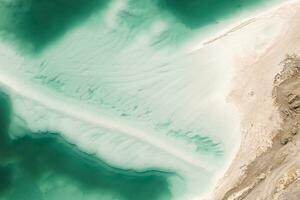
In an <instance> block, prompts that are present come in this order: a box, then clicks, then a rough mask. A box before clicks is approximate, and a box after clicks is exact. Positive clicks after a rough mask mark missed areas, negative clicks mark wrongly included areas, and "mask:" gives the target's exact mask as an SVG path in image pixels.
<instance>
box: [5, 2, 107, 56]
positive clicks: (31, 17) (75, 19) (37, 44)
mask: <svg viewBox="0 0 300 200" xmlns="http://www.w3.org/2000/svg"><path fill="white" fill-rule="evenodd" d="M109 1H110V0H88V1H87V0H16V1H13V2H9V1H8V2H7V3H1V4H0V12H2V14H0V16H2V20H1V24H0V29H3V30H4V31H7V32H8V34H12V35H13V37H12V38H13V39H14V40H16V42H17V43H19V46H21V47H22V48H24V47H25V48H26V49H30V51H31V52H32V53H39V52H40V51H42V50H43V49H44V48H46V47H47V45H48V44H50V43H51V42H53V41H55V40H56V39H58V38H60V37H61V36H63V35H64V34H65V33H66V32H67V31H68V30H70V29H71V28H73V27H75V26H77V25H79V24H80V23H82V22H83V21H85V20H86V19H87V18H88V17H89V16H91V15H92V14H93V13H95V12H97V11H99V10H101V9H103V8H105V7H106V6H107V4H108V2H109Z"/></svg>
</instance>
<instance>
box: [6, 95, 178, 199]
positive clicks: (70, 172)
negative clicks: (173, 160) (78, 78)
mask: <svg viewBox="0 0 300 200" xmlns="http://www.w3.org/2000/svg"><path fill="white" fill-rule="evenodd" d="M0 95H1V96H0V102H1V103H0V111H1V112H0V113H1V124H0V125H1V126H0V128H1V129H0V131H1V140H0V149H1V151H0V155H1V156H0V158H1V159H0V180H1V182H0V199H3V198H1V196H3V195H4V196H5V198H4V199H9V200H25V199H26V200H27V199H28V200H29V199H30V200H42V199H44V200H47V199H53V200H54V199H78V200H79V199H120V200H140V199H145V200H153V199H158V200H167V199H171V193H170V188H169V185H168V181H167V178H168V177H170V176H172V174H171V173H168V172H162V171H155V170H148V171H145V172H135V171H132V170H122V169H117V168H112V167H110V166H108V165H107V164H105V163H104V162H103V161H101V160H99V159H98V158H96V157H95V156H93V155H88V154H85V153H83V152H80V151H79V150H78V149H77V148H76V146H74V145H71V144H69V143H67V142H66V141H65V140H64V139H63V138H62V137H60V136H59V134H57V133H39V134H34V133H28V135H27V136H24V137H22V138H19V139H16V140H10V139H9V137H8V124H9V121H10V115H11V112H10V110H11V109H10V108H9V107H10V105H9V104H10V102H8V98H7V96H6V95H5V94H3V93H0ZM40 134H42V135H43V136H41V135H40ZM37 135H38V136H37ZM91 194H92V195H91ZM74 195H75V196H74Z"/></svg>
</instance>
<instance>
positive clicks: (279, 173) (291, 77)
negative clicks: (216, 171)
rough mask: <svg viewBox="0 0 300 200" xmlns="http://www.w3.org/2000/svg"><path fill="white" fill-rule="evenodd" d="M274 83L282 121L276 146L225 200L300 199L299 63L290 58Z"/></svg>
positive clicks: (257, 161)
mask: <svg viewBox="0 0 300 200" xmlns="http://www.w3.org/2000/svg"><path fill="white" fill-rule="evenodd" d="M282 65H283V70H282V71H281V72H280V73H278V74H277V75H276V77H275V80H274V90H273V98H274V104H275V105H276V107H277V109H278V111H279V113H280V116H281V118H282V124H281V128H280V129H279V130H275V133H274V134H275V135H276V136H275V137H274V138H273V145H272V147H270V148H269V149H268V150H267V151H265V152H264V153H263V154H261V155H260V156H259V157H257V158H256V159H255V160H254V161H253V162H252V163H251V164H249V165H248V166H247V167H246V170H245V175H244V176H243V178H242V179H241V181H240V183H239V184H238V185H237V186H236V187H234V188H232V189H230V190H229V191H227V193H226V194H225V195H224V197H223V199H224V200H225V199H226V200H227V199H228V200H229V199H230V200H233V199H235V200H242V199H243V200H244V199H245V200H246V199H247V200H269V199H270V200H298V199H300V155H299V152H300V134H298V133H300V59H299V58H298V57H297V56H295V55H290V56H287V57H286V59H285V60H284V61H283V62H282Z"/></svg>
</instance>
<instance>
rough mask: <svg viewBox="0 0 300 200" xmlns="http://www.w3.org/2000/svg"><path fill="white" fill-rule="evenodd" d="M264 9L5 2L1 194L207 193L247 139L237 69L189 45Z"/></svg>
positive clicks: (176, 199) (224, 4)
mask: <svg viewBox="0 0 300 200" xmlns="http://www.w3.org/2000/svg"><path fill="white" fill-rule="evenodd" d="M74 2H75V3H74ZM262 2H267V1H263V0H261V1H259V0H257V1H251V2H250V1H237V0H231V1H221V0H211V1H205V0H193V1H181V0H177V1H175V0H144V1H136V0H128V1H125V0H124V1H122V0H116V1H112V0H111V1H109V0H105V1H100V0H93V1H89V2H86V1H83V0H75V1H72V3H71V1H66V0H64V1H62V0H58V1H48V0H43V1H37V0H29V1H23V0H16V1H3V2H1V4H0V13H1V14H0V15H2V17H1V18H0V30H1V35H0V36H1V40H2V42H3V43H2V44H1V48H0V84H1V85H0V86H1V87H2V89H3V91H6V94H7V95H9V97H10V99H9V98H8V99H7V98H6V100H5V98H0V100H1V101H2V102H1V104H0V109H1V115H2V116H1V118H0V119H1V122H0V123H1V124H0V125H1V128H2V130H1V137H0V139H1V141H0V142H1V151H0V155H1V158H0V179H1V180H2V181H1V183H0V199H1V198H2V199H5V200H6V199H9V200H24V199H26V198H27V199H45V200H48V199H49V200H50V199H51V200H52V199H53V200H54V199H55V200H57V199H74V200H77V199H78V200H79V199H80V200H89V199H91V200H92V199H103V200H110V199H117V200H135V199H136V200H148V199H149V200H167V199H170V200H171V199H172V200H190V199H194V198H195V197H198V196H199V195H203V194H205V193H206V192H208V191H209V189H210V187H211V186H212V184H214V183H215V178H216V175H217V174H218V173H219V172H220V170H222V169H223V168H224V165H226V163H227V162H228V160H229V158H230V157H231V155H232V153H233V152H234V149H235V147H236V146H237V145H238V142H239V135H238V132H237V130H238V119H237V112H236V110H235V108H233V106H232V105H229V104H228V103H227V102H226V100H225V98H226V95H227V94H228V88H229V85H230V81H231V79H232V65H233V64H232V62H231V60H230V59H229V58H228V60H227V58H226V57H224V58H222V59H221V61H220V62H219V61H218V59H216V58H215V57H214V53H215V52H214V51H213V49H211V48H210V47H207V48H203V49H199V50H196V51H191V49H193V47H194V46H191V45H190V42H191V41H192V40H193V39H194V38H195V37H197V36H198V35H201V31H202V29H203V28H204V27H206V26H208V25H209V26H213V25H215V24H219V23H221V24H222V23H223V20H225V19H226V17H229V16H233V15H234V14H237V13H239V12H241V11H243V10H245V9H246V8H247V9H250V8H251V7H252V6H254V5H256V4H257V5H258V4H259V3H262ZM195 45H196V44H195ZM1 95H2V97H4V96H5V94H4V93H1ZM9 108H11V109H9ZM4 119H5V120H4ZM10 122H11V123H10ZM8 124H10V126H9V127H8Z"/></svg>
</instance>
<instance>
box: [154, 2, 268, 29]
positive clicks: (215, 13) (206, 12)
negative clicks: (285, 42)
mask: <svg viewBox="0 0 300 200" xmlns="http://www.w3.org/2000/svg"><path fill="white" fill-rule="evenodd" d="M266 1H267V0H251V1H249V0H157V3H158V5H159V7H160V8H161V10H162V11H168V12H170V13H172V14H173V15H174V16H175V17H176V18H177V19H179V20H180V21H181V22H182V23H184V24H185V25H186V26H187V27H190V28H199V27H201V26H204V25H208V24H212V23H218V21H219V20H222V18H224V17H227V16H230V15H234V14H236V13H237V12H238V11H240V10H241V9H243V8H244V7H251V6H255V5H259V4H260V3H262V2H266Z"/></svg>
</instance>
